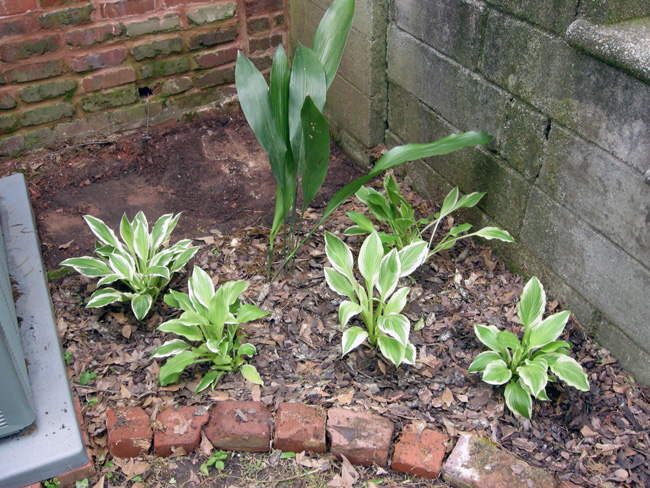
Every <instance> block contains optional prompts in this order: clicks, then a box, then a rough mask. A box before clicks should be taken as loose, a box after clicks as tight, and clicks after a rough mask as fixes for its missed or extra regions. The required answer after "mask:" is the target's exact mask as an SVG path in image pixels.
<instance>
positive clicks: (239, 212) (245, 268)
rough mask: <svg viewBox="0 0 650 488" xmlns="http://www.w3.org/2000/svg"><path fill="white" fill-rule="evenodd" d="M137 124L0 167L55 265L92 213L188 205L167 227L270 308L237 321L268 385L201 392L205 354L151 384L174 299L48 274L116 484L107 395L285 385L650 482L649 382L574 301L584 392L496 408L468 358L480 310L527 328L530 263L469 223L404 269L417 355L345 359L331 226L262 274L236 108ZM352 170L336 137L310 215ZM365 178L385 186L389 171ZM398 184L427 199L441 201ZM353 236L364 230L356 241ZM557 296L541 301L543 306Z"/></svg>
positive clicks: (143, 401)
mask: <svg viewBox="0 0 650 488" xmlns="http://www.w3.org/2000/svg"><path fill="white" fill-rule="evenodd" d="M147 136H149V137H150V138H151V139H149V138H148V137H141V136H140V135H139V134H135V135H134V134H131V135H127V136H123V137H119V138H116V139H115V140H112V141H88V142H92V143H93V144H89V145H86V146H81V147H75V148H69V149H65V150H63V151H61V152H58V153H56V154H50V155H47V156H46V157H40V159H36V158H32V159H30V160H29V161H26V160H21V161H9V160H5V161H4V163H3V164H4V166H3V167H4V170H5V171H4V172H5V173H6V172H7V170H9V169H21V170H23V171H24V172H25V173H26V175H27V176H28V180H29V188H30V192H31V196H32V205H33V206H34V211H35V213H36V216H37V222H38V226H39V235H40V238H41V242H42V251H43V256H44V260H45V264H46V267H47V268H48V270H56V269H58V268H59V266H58V263H59V262H60V261H61V260H62V259H64V258H67V257H73V256H80V255H89V254H90V253H91V252H92V249H93V238H92V236H91V233H90V231H89V230H88V228H87V226H86V225H85V223H84V222H83V219H82V218H81V216H82V215H84V214H91V215H94V216H96V217H99V218H102V219H103V220H105V221H106V222H107V224H109V225H110V226H111V227H113V228H116V227H117V226H118V222H119V218H120V217H121V215H122V213H123V212H125V211H126V213H127V215H128V216H129V218H133V216H134V215H135V213H136V212H137V211H139V210H143V211H144V212H145V214H146V215H147V217H149V220H150V221H153V220H155V219H156V218H157V217H158V216H160V215H161V214H163V213H168V212H174V213H177V212H183V214H182V216H181V219H180V221H179V225H178V226H177V228H176V230H175V231H174V233H173V234H172V240H173V241H175V240H178V239H180V238H186V237H191V238H194V239H196V240H195V244H196V245H200V246H201V249H200V251H199V252H198V253H197V255H196V257H195V258H194V259H193V261H192V262H191V263H190V264H191V265H193V264H196V265H198V266H201V267H202V268H203V269H205V270H206V271H208V272H209V273H210V275H211V276H212V277H214V278H217V279H218V281H219V283H223V282H225V281H228V280H239V279H243V280H246V281H248V282H249V283H250V288H249V290H248V291H247V292H246V294H245V297H246V301H247V302H248V303H253V304H255V305H257V306H259V307H260V308H262V309H263V310H265V311H268V312H270V314H271V315H270V317H268V318H266V319H262V320H260V321H257V322H255V323H252V324H243V325H242V329H243V330H245V331H246V332H247V334H248V336H249V339H248V340H249V342H251V343H253V344H255V345H256V346H257V349H258V353H257V355H256V356H255V357H254V358H253V359H252V361H251V363H252V364H254V365H255V366H256V367H257V369H258V371H259V372H260V374H261V376H262V379H263V380H264V383H265V386H263V387H258V386H253V385H252V384H251V383H247V382H245V381H244V380H243V379H242V378H241V376H240V375H232V374H229V375H228V376H226V377H225V378H224V379H223V380H222V381H221V383H220V385H219V386H218V388H217V389H215V390H214V391H206V392H203V393H201V394H199V395H194V393H193V390H194V387H195V386H196V384H197V383H198V380H199V378H200V376H201V374H202V372H203V371H202V370H201V369H200V368H199V367H194V368H193V369H191V370H190V374H184V375H183V376H181V381H180V382H179V383H177V384H174V385H171V386H169V387H165V388H161V387H159V386H158V383H157V374H158V370H159V368H160V366H161V364H160V363H159V362H156V361H153V360H151V359H150V356H151V353H152V352H153V351H154V350H155V349H156V348H157V347H158V346H159V345H160V344H162V342H164V340H166V339H168V338H169V337H165V336H164V335H163V334H162V333H161V332H159V331H157V330H156V326H157V325H159V324H160V323H161V322H162V321H164V320H167V319H168V318H171V317H172V316H174V315H173V314H174V313H175V311H174V310H173V309H171V308H169V307H167V306H166V305H165V304H163V303H162V300H159V302H158V303H157V305H156V306H155V308H154V311H153V313H152V314H151V315H150V316H149V317H148V318H147V320H145V322H144V323H140V324H138V323H137V322H136V321H135V319H134V317H133V315H132V313H131V311H130V308H129V307H121V306H111V307H107V308H105V309H86V308H84V306H83V303H84V300H86V299H87V298H88V296H89V295H90V294H91V293H92V292H93V291H94V289H95V288H94V287H95V285H94V283H93V282H92V281H90V280H88V279H86V278H83V277H81V276H79V275H76V274H74V275H69V276H63V277H58V278H56V279H52V281H51V296H52V301H53V304H54V310H55V315H56V319H57V326H58V329H59V333H60V335H61V337H62V342H63V349H64V351H65V352H66V354H67V356H68V357H69V360H70V364H69V366H68V369H69V375H70V376H71V381H72V384H73V390H74V392H75V393H76V395H77V396H78V397H79V398H80V400H81V404H82V408H83V415H84V421H85V424H86V427H87V429H88V433H89V436H90V441H91V444H92V448H93V452H94V454H95V456H96V460H97V461H98V468H99V469H100V470H103V471H102V472H103V473H104V475H107V474H108V473H111V476H110V479H108V478H107V479H106V483H107V484H108V485H110V486H117V485H121V484H124V483H125V481H126V478H128V475H127V474H125V471H124V470H123V469H122V470H119V469H117V467H116V466H115V465H113V466H111V465H110V463H108V462H107V461H106V460H105V456H106V435H105V434H106V415H105V413H106V410H107V409H109V408H121V407H131V406H140V407H143V408H145V411H146V412H147V413H148V414H149V415H150V417H151V418H152V419H153V418H155V415H156V413H157V412H159V411H161V410H164V409H166V408H171V407H174V406H178V405H182V406H185V405H205V404H208V403H210V402H211V401H213V400H225V399H236V400H260V401H262V402H263V403H264V404H266V405H267V406H268V407H269V408H270V409H272V410H274V409H275V408H276V406H277V405H279V404H280V403H281V402H288V401H299V402H304V403H306V404H312V405H322V406H324V407H332V406H345V407H352V408H358V409H362V410H366V409H372V410H374V411H376V412H378V413H380V414H381V415H383V416H384V417H386V418H388V419H390V420H392V421H393V422H395V424H396V433H399V432H400V430H401V428H402V427H403V426H404V425H406V424H409V423H411V422H412V421H414V420H424V421H426V422H427V423H428V424H429V425H430V426H431V427H433V428H434V429H437V430H440V431H442V432H445V433H446V434H448V435H450V436H451V437H452V438H454V439H455V438H457V436H458V435H459V433H461V432H470V433H474V434H476V435H479V436H482V437H486V438H489V439H491V440H492V441H493V442H495V443H496V444H498V445H500V446H503V448H505V449H507V450H508V451H510V452H513V453H515V454H516V455H518V456H520V457H521V458H522V459H524V460H526V461H528V462H529V463H531V464H533V465H536V466H540V467H543V468H544V469H546V470H549V471H551V472H552V473H554V474H555V475H556V476H557V478H558V479H562V480H571V481H573V482H575V483H577V484H581V485H584V486H607V485H608V484H609V485H612V486H614V485H619V484H620V485H626V484H627V485H630V486H648V485H650V470H649V468H648V466H649V465H650V455H649V454H648V452H650V439H649V437H648V432H649V427H650V403H649V400H650V395H649V391H648V389H646V388H643V387H640V386H638V385H636V384H635V383H634V381H633V379H632V377H631V376H630V375H629V374H627V373H626V372H625V371H623V370H621V368H620V367H619V366H618V364H617V362H616V360H615V359H613V358H611V357H610V355H609V353H608V351H606V350H604V349H602V348H600V347H599V346H598V345H597V344H596V343H595V342H594V341H593V340H592V339H591V338H590V337H589V336H588V334H587V333H586V332H585V331H584V330H583V328H582V327H581V326H580V324H578V323H577V321H576V320H575V319H574V318H572V319H571V320H570V321H569V325H568V326H567V329H566V331H565V335H564V336H563V339H564V340H567V341H569V342H572V343H573V344H574V345H575V347H574V349H573V351H572V354H573V356H574V357H575V358H576V359H577V360H578V361H579V362H580V363H581V364H582V365H583V367H584V368H585V371H586V372H587V374H588V377H589V380H590V384H591V391H590V392H586V393H581V392H579V391H577V390H575V389H573V388H570V387H566V386H564V385H563V384H557V383H556V384H554V385H552V386H550V387H549V388H548V389H547V392H548V395H549V398H550V400H551V401H550V402H538V403H537V404H536V406H535V408H534V412H533V417H532V419H531V420H522V419H517V418H515V417H514V416H513V415H512V414H511V413H510V412H508V411H507V410H505V411H504V402H503V394H502V389H499V388H493V387H492V386H489V385H486V384H484V383H482V382H481V381H480V376H479V375H471V376H469V375H468V374H467V368H468V366H469V364H470V362H471V361H472V359H473V358H474V357H475V356H476V355H477V354H478V353H479V352H481V351H482V350H483V347H482V345H481V344H480V343H479V342H478V340H477V339H476V338H475V335H474V332H473V325H474V324H475V323H490V324H495V325H497V326H498V327H499V328H500V329H502V330H503V329H507V330H512V331H514V332H517V331H518V330H519V329H518V319H517V316H516V307H517V300H518V297H519V295H520V294H521V290H522V288H523V285H524V278H522V277H521V276H517V275H515V274H513V273H511V272H510V271H508V270H507V269H506V268H505V267H504V266H503V264H502V263H500V262H499V260H498V259H497V258H496V257H495V256H494V255H493V254H492V252H491V251H490V250H489V248H487V247H483V246H482V245H481V243H478V242H473V241H469V242H464V241H461V242H459V243H458V244H456V246H455V247H454V248H453V249H451V250H450V251H444V252H442V253H440V254H438V255H436V256H434V257H433V258H432V259H431V260H430V261H429V262H428V263H427V264H426V265H424V266H423V267H422V268H420V269H419V270H418V271H416V273H415V274H414V275H413V278H414V279H415V284H414V285H413V288H412V291H411V294H410V299H411V302H410V304H409V305H408V306H407V308H406V309H405V314H406V315H407V316H408V317H409V318H410V319H411V321H412V322H413V323H415V322H417V321H418V320H419V319H420V318H421V317H424V327H423V329H422V330H420V331H417V332H413V333H412V335H411V340H412V342H413V343H414V344H415V345H416V347H417V353H418V361H417V363H416V365H415V366H413V367H409V366H407V365H402V366H401V367H399V368H397V369H396V368H395V367H394V366H392V365H391V364H389V363H387V362H386V361H385V360H384V359H383V358H382V356H381V355H379V354H377V353H376V352H375V351H374V350H372V349H370V348H368V347H365V346H362V347H361V348H359V349H357V350H355V351H353V352H352V353H350V354H349V355H348V356H346V357H345V358H343V359H342V358H341V357H340V340H341V331H340V327H339V324H338V304H339V303H340V301H341V299H340V297H339V296H337V295H335V294H334V293H333V292H332V291H330V290H329V289H328V287H327V285H326V283H325V280H324V275H323V267H325V266H329V263H328V262H327V258H326V256H325V252H324V243H323V230H324V229H320V230H319V231H318V232H317V233H316V235H315V236H314V238H312V240H311V241H310V242H309V243H308V245H306V246H305V247H304V248H303V249H301V251H300V252H299V253H298V258H297V260H296V262H295V267H294V269H293V270H291V271H290V272H289V273H287V274H285V275H283V276H281V277H280V279H279V280H277V281H275V282H273V283H269V282H267V281H266V279H265V276H264V275H265V269H266V268H265V267H266V256H267V254H266V253H267V237H268V226H269V224H270V222H271V219H272V208H273V207H272V202H273V199H274V195H275V182H274V180H273V178H272V176H271V173H270V170H269V169H268V165H267V163H266V162H265V155H264V153H263V151H262V150H261V149H260V148H259V147H258V145H257V143H256V142H255V140H254V137H253V136H252V134H251V132H250V130H249V129H248V127H247V126H246V124H245V122H244V119H243V117H242V116H241V115H240V114H239V112H238V111H237V110H232V111H231V112H230V113H227V112H223V113H220V114H217V115H214V116H211V117H209V118H204V119H198V120H192V121H189V122H188V123H185V124H179V125H169V126H166V127H161V128H157V129H155V130H151V131H150V133H149V134H147ZM95 143H97V144H95ZM99 143H101V144H99ZM359 174H360V172H359V170H358V168H356V167H354V165H353V164H352V163H350V162H349V161H348V160H347V159H346V158H345V157H344V156H343V155H342V153H341V152H340V151H339V150H338V149H334V151H333V161H332V162H331V168H330V175H329V176H328V180H327V183H326V188H325V189H324V195H325V196H324V197H318V198H317V199H316V201H315V202H314V203H313V204H312V209H311V210H309V211H308V214H307V218H308V219H309V221H310V222H316V221H317V220H318V217H319V215H320V213H319V212H320V211H321V210H322V208H323V206H324V204H325V202H326V201H327V198H328V197H327V195H329V196H331V195H332V194H333V193H334V192H335V191H336V189H338V188H340V187H341V186H343V185H344V184H345V183H346V182H348V181H350V180H352V179H354V178H355V177H356V176H358V175H359ZM374 184H375V185H377V188H379V186H381V181H380V180H377V181H375V182H374ZM403 192H404V194H405V195H407V198H408V199H409V200H410V201H411V202H412V203H413V205H414V206H415V207H416V208H417V210H418V212H419V213H421V214H422V215H429V214H430V213H433V212H435V211H436V210H437V209H438V207H437V206H436V205H435V204H433V203H431V202H427V201H425V200H423V199H422V198H420V197H418V196H417V195H415V194H413V193H411V192H409V191H408V190H406V189H403ZM350 210H357V211H363V209H362V208H361V207H360V206H359V202H358V201H357V200H356V199H352V200H349V201H348V202H347V203H346V204H345V205H344V206H343V207H342V208H341V209H339V210H338V211H337V212H335V214H334V215H333V216H332V217H331V218H330V219H329V220H328V221H327V222H326V223H325V225H324V228H326V229H327V230H329V231H330V232H334V233H339V235H340V234H341V233H342V232H343V230H344V229H345V228H346V227H348V226H349V225H350V221H349V220H348V219H347V217H346V214H345V212H346V211H350ZM447 225H449V222H447ZM347 242H348V243H351V244H352V245H353V246H356V247H357V248H358V246H359V245H360V242H361V241H360V240H359V239H358V238H356V239H355V238H351V239H350V238H349V239H347ZM187 276H188V273H187V272H185V273H181V274H180V276H177V277H176V278H175V279H174V280H173V281H172V284H171V287H172V288H174V289H182V288H183V287H184V286H185V285H186V282H187V279H186V278H187ZM560 309H561V308H560V307H559V305H558V304H557V303H556V302H552V301H550V302H549V304H548V307H547V313H550V312H553V311H558V310H560ZM81 383H87V384H84V385H82V384H81ZM450 447H451V446H450ZM244 458H246V459H248V456H245V457H244ZM244 458H233V459H231V460H229V461H227V462H226V471H225V473H227V474H229V475H230V476H234V477H235V478H227V477H226V476H225V475H219V474H216V472H215V474H212V475H211V476H212V477H213V478H214V477H219V476H222V477H224V480H225V481H224V483H225V485H224V486H256V484H255V483H256V482H255V481H254V480H255V479H257V482H259V483H260V486H262V485H264V486H269V482H272V481H273V477H274V469H275V468H270V469H264V470H260V471H259V472H261V473H263V474H262V475H260V476H261V477H264V483H262V482H261V481H260V478H259V477H258V478H253V479H251V478H250V477H249V474H247V473H248V472H247V471H246V469H245V466H242V464H241V463H242V461H241V459H244ZM237 459H240V461H238V460H237ZM265 459H266V458H265ZM102 460H103V461H102ZM204 460H205V453H202V452H198V453H196V454H194V455H191V456H183V457H180V458H174V459H172V460H170V461H168V462H170V463H172V464H173V465H174V466H175V467H174V466H172V467H170V466H169V465H168V464H165V462H162V461H160V460H158V461H154V460H153V459H152V460H151V464H150V469H148V470H147V471H145V472H143V473H142V474H141V475H139V476H140V477H141V478H142V479H146V481H147V486H155V483H153V481H154V480H158V481H161V483H162V481H163V480H165V477H167V480H168V479H169V477H173V478H174V479H175V480H176V482H177V483H178V484H179V486H181V485H183V483H186V484H185V485H184V486H187V487H189V486H198V483H200V482H201V480H205V476H204V475H202V474H201V473H200V472H199V470H198V466H199V464H200V463H201V462H202V461H204ZM276 461H277V460H276ZM246 462H248V461H246ZM282 462H285V463H286V462H293V461H287V460H283V461H282ZM229 464H230V466H229ZM276 472H277V474H278V476H277V478H275V479H276V484H277V482H279V480H281V479H284V478H286V477H287V473H286V472H283V470H282V469H280V468H279V467H278V468H277V469H276ZM269 473H270V474H269ZM132 476H135V475H132ZM289 476H290V477H293V476H294V475H293V474H292V475H289ZM333 476H334V473H333V472H332V473H331V474H329V478H330V479H331V478H332V477H333ZM363 477H365V480H366V481H368V480H382V478H383V479H384V482H383V484H382V486H390V485H391V484H393V485H394V486H437V485H439V486H444V483H443V482H442V481H433V482H430V481H424V480H412V479H411V478H407V477H402V476H400V475H396V474H394V473H390V474H382V473H381V472H379V473H378V472H377V470H376V469H374V470H373V469H367V470H365V471H363ZM303 482H304V480H303V479H302V478H300V477H294V478H292V481H291V483H294V486H302V484H301V483H303ZM325 482H326V480H325ZM377 482H378V481H377ZM150 483H151V484H150ZM287 485H288V484H285V485H284V486H287ZM359 485H361V484H359ZM271 486H273V485H271ZM280 486H282V485H280Z"/></svg>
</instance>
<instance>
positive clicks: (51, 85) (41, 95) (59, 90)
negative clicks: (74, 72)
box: [19, 80, 77, 103]
mask: <svg viewBox="0 0 650 488" xmlns="http://www.w3.org/2000/svg"><path fill="white" fill-rule="evenodd" d="M75 88H77V82H76V81H74V80H65V81H51V82H47V83H40V84H38V85H30V86H26V87H25V88H21V90H20V92H19V93H20V98H21V99H22V100H23V102H27V103H33V102H40V101H42V100H48V99H51V98H58V97H60V96H63V95H65V94H66V93H71V92H73V91H74V90H75Z"/></svg>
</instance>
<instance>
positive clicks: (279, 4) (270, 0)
mask: <svg viewBox="0 0 650 488" xmlns="http://www.w3.org/2000/svg"><path fill="white" fill-rule="evenodd" d="M283 8H284V2H283V0H246V17H254V16H256V15H260V14H265V13H268V12H273V11H276V10H282V9H283Z"/></svg>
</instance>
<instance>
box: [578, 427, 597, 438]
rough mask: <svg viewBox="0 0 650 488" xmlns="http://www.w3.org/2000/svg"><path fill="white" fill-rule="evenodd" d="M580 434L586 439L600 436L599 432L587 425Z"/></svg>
mask: <svg viewBox="0 0 650 488" xmlns="http://www.w3.org/2000/svg"><path fill="white" fill-rule="evenodd" d="M580 433H581V434H582V435H583V436H585V437H596V436H597V435H598V432H594V431H593V430H591V428H590V427H589V426H588V425H585V426H584V427H583V428H582V429H580Z"/></svg>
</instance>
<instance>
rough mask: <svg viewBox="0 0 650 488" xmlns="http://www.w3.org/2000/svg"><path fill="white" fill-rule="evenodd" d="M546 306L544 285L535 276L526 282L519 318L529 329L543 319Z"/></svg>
mask: <svg viewBox="0 0 650 488" xmlns="http://www.w3.org/2000/svg"><path fill="white" fill-rule="evenodd" d="M545 308H546V293H545V292H544V287H543V286H542V284H541V283H540V282H539V280H538V279H537V278H535V277H534V276H533V277H532V278H531V279H530V280H529V281H528V283H526V285H525V286H524V290H523V291H522V292H521V299H520V300H519V312H518V315H519V319H520V320H521V323H522V324H524V326H525V327H526V329H527V333H530V332H528V329H529V328H530V329H532V328H533V327H535V326H537V325H538V324H539V323H540V322H541V320H542V314H543V313H544V309H545Z"/></svg>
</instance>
